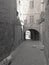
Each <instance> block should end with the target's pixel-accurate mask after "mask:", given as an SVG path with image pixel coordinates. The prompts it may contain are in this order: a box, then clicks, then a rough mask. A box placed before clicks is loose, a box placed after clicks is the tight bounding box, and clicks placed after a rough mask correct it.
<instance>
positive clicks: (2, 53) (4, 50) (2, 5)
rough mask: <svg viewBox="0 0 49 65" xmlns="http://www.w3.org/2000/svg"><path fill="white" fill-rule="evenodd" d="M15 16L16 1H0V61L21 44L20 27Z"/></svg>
mask: <svg viewBox="0 0 49 65" xmlns="http://www.w3.org/2000/svg"><path fill="white" fill-rule="evenodd" d="M15 23H16V24H18V21H17V15H16V0H0V61H1V60H3V59H4V58H6V57H7V56H8V55H9V54H10V53H11V52H12V51H13V50H14V49H15V48H16V47H17V46H18V45H19V44H20V43H21V26H20V25H19V24H18V25H16V24H15Z"/></svg>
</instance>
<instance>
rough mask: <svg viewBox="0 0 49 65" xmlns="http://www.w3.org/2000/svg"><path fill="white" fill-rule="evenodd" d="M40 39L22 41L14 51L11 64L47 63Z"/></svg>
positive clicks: (34, 64) (39, 64)
mask: <svg viewBox="0 0 49 65" xmlns="http://www.w3.org/2000/svg"><path fill="white" fill-rule="evenodd" d="M42 48H43V45H41V42H40V41H30V40H27V41H24V42H23V43H22V44H21V45H20V46H19V47H18V48H17V49H16V50H15V51H14V52H13V54H14V55H13V57H14V60H13V62H12V63H11V65H47V64H46V58H45V55H44V52H43V50H42Z"/></svg>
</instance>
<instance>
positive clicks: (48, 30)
mask: <svg viewBox="0 0 49 65" xmlns="http://www.w3.org/2000/svg"><path fill="white" fill-rule="evenodd" d="M43 44H44V45H45V48H44V52H45V56H46V59H47V62H48V65H49V61H48V59H49V5H48V6H47V7H46V12H45V21H44V24H43Z"/></svg>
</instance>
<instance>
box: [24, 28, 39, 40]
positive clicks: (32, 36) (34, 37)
mask: <svg viewBox="0 0 49 65" xmlns="http://www.w3.org/2000/svg"><path fill="white" fill-rule="evenodd" d="M26 31H27V30H26ZM26 31H25V32H24V39H26V38H25V36H26V34H25V33H26ZM28 31H30V39H31V40H34V41H37V40H40V33H39V32H38V31H37V30H35V29H28Z"/></svg>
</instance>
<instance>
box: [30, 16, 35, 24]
mask: <svg viewBox="0 0 49 65" xmlns="http://www.w3.org/2000/svg"><path fill="white" fill-rule="evenodd" d="M33 22H34V16H30V24H32V23H33Z"/></svg>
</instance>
